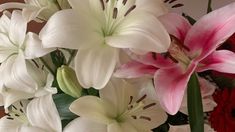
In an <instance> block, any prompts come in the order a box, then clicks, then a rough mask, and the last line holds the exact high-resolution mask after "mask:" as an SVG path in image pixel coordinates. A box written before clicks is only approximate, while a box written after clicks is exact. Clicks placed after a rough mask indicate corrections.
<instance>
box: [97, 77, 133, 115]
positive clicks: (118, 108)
mask: <svg viewBox="0 0 235 132" xmlns="http://www.w3.org/2000/svg"><path fill="white" fill-rule="evenodd" d="M136 91H137V90H136V89H135V88H134V87H133V86H132V85H130V84H129V83H127V82H126V81H124V80H122V79H117V78H112V79H111V80H110V81H109V83H108V84H107V85H106V87H105V88H103V89H101V90H100V98H101V99H104V100H106V101H108V102H109V103H111V104H113V106H114V109H115V111H113V113H116V114H117V115H116V117H117V116H118V115H121V114H122V113H124V112H125V110H126V109H127V107H128V104H129V102H130V96H132V97H135V95H137V93H136Z"/></svg>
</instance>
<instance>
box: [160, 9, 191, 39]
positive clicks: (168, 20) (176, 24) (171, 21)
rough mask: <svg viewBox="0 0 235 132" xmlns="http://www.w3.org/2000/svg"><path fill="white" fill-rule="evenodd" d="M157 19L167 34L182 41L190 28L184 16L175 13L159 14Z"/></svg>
mask: <svg viewBox="0 0 235 132" xmlns="http://www.w3.org/2000/svg"><path fill="white" fill-rule="evenodd" d="M159 20H160V21H161V22H162V24H163V25H164V26H165V28H166V29H167V31H168V33H169V34H171V35H173V36H175V37H177V38H178V39H179V40H181V41H182V42H183V41H184V39H185V36H186V34H187V32H188V30H189V29H190V28H191V25H190V23H189V22H188V21H187V20H186V19H185V18H184V17H182V16H180V15H178V14H176V13H168V14H166V15H163V16H160V17H159Z"/></svg>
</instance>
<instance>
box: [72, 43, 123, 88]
mask: <svg viewBox="0 0 235 132" xmlns="http://www.w3.org/2000/svg"><path fill="white" fill-rule="evenodd" d="M118 52H119V51H118V50H117V49H115V48H112V47H109V46H106V45H104V46H102V45H101V46H97V47H93V48H92V49H87V50H79V51H78V53H77V56H76V58H75V70H76V74H77V77H78V80H79V82H80V84H81V85H82V86H83V87H85V88H90V87H94V88H96V89H101V88H103V87H104V86H105V85H106V84H107V82H108V81H109V79H110V77H111V75H112V74H113V71H114V68H115V66H116V63H117V59H118ZM88 71H89V72H88Z"/></svg>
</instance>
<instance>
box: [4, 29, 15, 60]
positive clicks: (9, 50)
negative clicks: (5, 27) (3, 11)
mask: <svg viewBox="0 0 235 132" xmlns="http://www.w3.org/2000/svg"><path fill="white" fill-rule="evenodd" d="M17 52H18V51H17V49H16V47H15V46H14V45H13V44H12V43H11V42H10V40H9V37H8V36H6V35H5V34H3V33H0V63H2V62H3V61H5V60H6V59H7V58H8V57H9V56H10V55H12V54H14V53H17Z"/></svg>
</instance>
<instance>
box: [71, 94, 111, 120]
mask: <svg viewBox="0 0 235 132" xmlns="http://www.w3.org/2000/svg"><path fill="white" fill-rule="evenodd" d="M69 109H70V111H72V112H73V113H75V114H77V115H79V116H81V117H84V118H87V119H89V120H91V121H94V122H97V123H101V124H109V123H110V122H112V119H111V118H113V117H115V115H113V111H114V108H113V106H112V105H111V104H109V103H108V102H106V101H104V100H102V99H100V98H98V97H95V96H83V97H81V98H79V99H77V100H75V101H74V102H73V103H72V104H71V105H70V108H69Z"/></svg>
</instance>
